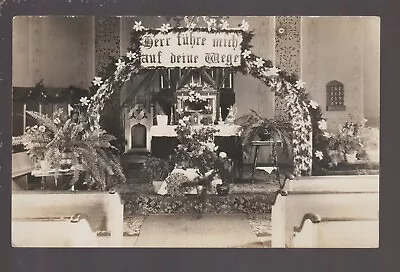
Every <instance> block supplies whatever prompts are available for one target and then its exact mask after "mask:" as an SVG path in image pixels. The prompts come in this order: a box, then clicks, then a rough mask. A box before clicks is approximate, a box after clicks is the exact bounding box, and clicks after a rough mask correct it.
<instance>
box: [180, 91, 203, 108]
mask: <svg viewBox="0 0 400 272" xmlns="http://www.w3.org/2000/svg"><path fill="white" fill-rule="evenodd" d="M183 103H184V105H187V106H188V110H204V109H205V107H206V106H207V104H208V103H207V98H206V97H202V96H201V94H200V92H199V91H196V90H190V91H189V93H188V96H187V97H185V99H184V101H183Z"/></svg>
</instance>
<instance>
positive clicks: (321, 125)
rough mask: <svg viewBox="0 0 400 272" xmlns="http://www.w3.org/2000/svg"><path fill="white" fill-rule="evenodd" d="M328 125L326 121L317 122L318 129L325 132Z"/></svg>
mask: <svg viewBox="0 0 400 272" xmlns="http://www.w3.org/2000/svg"><path fill="white" fill-rule="evenodd" d="M327 127H328V124H327V123H326V121H325V120H324V119H322V120H321V121H318V128H319V129H322V130H325V129H327Z"/></svg>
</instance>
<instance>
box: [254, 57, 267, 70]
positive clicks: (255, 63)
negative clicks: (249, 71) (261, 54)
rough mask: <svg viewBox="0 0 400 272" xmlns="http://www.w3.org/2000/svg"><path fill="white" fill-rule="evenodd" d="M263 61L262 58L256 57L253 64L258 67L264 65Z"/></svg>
mask: <svg viewBox="0 0 400 272" xmlns="http://www.w3.org/2000/svg"><path fill="white" fill-rule="evenodd" d="M264 63H265V61H264V60H263V59H262V58H257V59H256V60H255V61H254V65H255V66H257V67H258V68H260V67H262V66H263V65H264Z"/></svg>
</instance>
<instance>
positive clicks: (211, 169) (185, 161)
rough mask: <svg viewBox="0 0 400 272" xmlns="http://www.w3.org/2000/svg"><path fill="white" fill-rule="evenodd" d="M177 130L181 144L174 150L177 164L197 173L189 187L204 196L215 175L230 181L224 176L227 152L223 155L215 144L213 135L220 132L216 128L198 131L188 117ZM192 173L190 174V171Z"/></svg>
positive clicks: (199, 129)
mask: <svg viewBox="0 0 400 272" xmlns="http://www.w3.org/2000/svg"><path fill="white" fill-rule="evenodd" d="M175 131H176V133H177V136H178V141H179V144H178V146H177V148H176V149H175V154H174V162H175V163H176V165H177V167H180V168H182V169H183V170H185V171H186V172H188V173H189V172H190V173H191V172H194V173H195V174H196V175H191V176H193V178H189V179H188V180H189V182H190V184H186V185H189V186H192V187H193V186H194V187H195V188H196V189H197V193H198V194H199V195H201V196H202V197H204V196H205V195H206V192H207V191H208V190H209V189H211V188H212V182H213V180H215V177H216V176H220V177H221V179H222V180H223V181H225V182H226V181H228V178H227V177H228V176H229V175H227V174H226V173H225V170H226V171H229V169H227V168H226V162H228V161H230V159H229V158H227V154H226V153H225V152H220V151H219V150H218V146H216V145H215V143H214V135H215V133H216V132H218V130H217V129H215V128H214V127H202V128H198V127H196V126H193V125H192V124H191V122H190V118H188V117H187V116H185V117H183V118H182V119H180V120H179V122H178V125H177V127H176V128H175ZM189 170H191V171H189ZM188 173H187V174H188Z"/></svg>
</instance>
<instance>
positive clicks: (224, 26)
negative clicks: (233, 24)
mask: <svg viewBox="0 0 400 272" xmlns="http://www.w3.org/2000/svg"><path fill="white" fill-rule="evenodd" d="M228 28H229V23H228V21H225V20H222V21H221V29H228Z"/></svg>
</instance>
